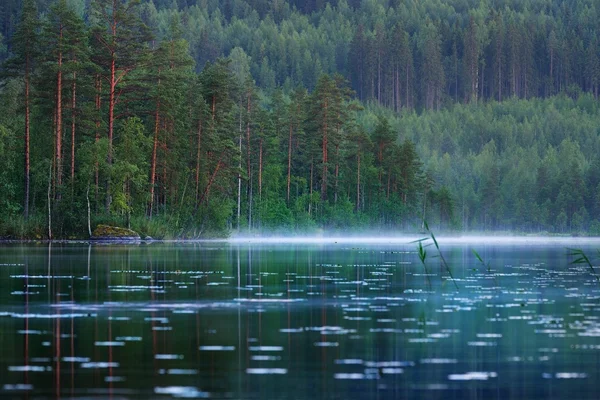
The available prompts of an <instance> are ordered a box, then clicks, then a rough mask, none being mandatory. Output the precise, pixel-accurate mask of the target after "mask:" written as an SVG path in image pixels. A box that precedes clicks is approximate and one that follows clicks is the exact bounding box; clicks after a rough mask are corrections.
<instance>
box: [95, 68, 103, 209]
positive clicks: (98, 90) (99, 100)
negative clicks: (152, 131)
mask: <svg viewBox="0 0 600 400" xmlns="http://www.w3.org/2000/svg"><path fill="white" fill-rule="evenodd" d="M101 96H102V78H101V77H100V75H97V76H96V140H95V142H96V145H97V144H98V141H100V109H101V108H102V97H101ZM94 178H95V179H94V186H95V193H94V199H95V201H96V207H98V190H99V186H100V166H99V165H98V159H96V161H95V163H94ZM96 211H98V210H97V208H96Z"/></svg>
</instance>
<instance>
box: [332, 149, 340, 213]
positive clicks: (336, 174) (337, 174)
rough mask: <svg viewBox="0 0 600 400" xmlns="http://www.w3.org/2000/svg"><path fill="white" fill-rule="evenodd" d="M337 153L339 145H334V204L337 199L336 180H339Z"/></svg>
mask: <svg viewBox="0 0 600 400" xmlns="http://www.w3.org/2000/svg"><path fill="white" fill-rule="evenodd" d="M339 151H340V145H339V144H336V145H335V183H334V194H333V196H334V197H333V202H334V204H336V203H337V198H338V182H339V179H338V178H339V172H340V163H339Z"/></svg>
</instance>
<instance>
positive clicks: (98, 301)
mask: <svg viewBox="0 0 600 400" xmlns="http://www.w3.org/2000/svg"><path fill="white" fill-rule="evenodd" d="M424 237H425V235H423V236H414V237H391V238H388V237H385V238H383V237H372V238H354V237H352V238H341V237H322V238H268V239H266V240H265V239H264V238H252V239H250V238H235V239H230V240H229V241H203V242H186V243H151V244H141V245H140V244H138V245H88V244H66V243H65V244H50V245H47V244H45V245H32V244H10V245H9V244H4V245H0V338H2V348H1V349H0V351H1V357H0V397H7V398H23V397H27V396H28V397H30V398H48V397H53V398H58V397H61V398H73V397H86V398H107V397H113V398H123V399H138V398H300V399H338V398H346V399H350V398H351V399H378V398H431V397H435V398H447V397H450V398H485V399H498V400H500V399H525V398H526V399H546V398H577V399H595V398H597V393H598V390H600V370H599V369H598V368H597V360H598V357H599V356H600V346H599V345H598V338H599V337H600V324H599V321H600V285H599V284H598V282H597V280H596V278H595V277H594V276H593V274H592V273H591V272H590V270H589V268H587V267H586V266H585V265H579V264H572V263H571V262H572V261H573V259H572V257H570V256H569V255H568V251H567V247H581V248H582V249H583V250H584V251H586V252H588V254H590V256H592V255H594V254H595V249H596V248H598V247H600V243H599V242H598V240H597V239H592V240H589V239H584V238H545V237H542V238H531V237H526V238H514V237H493V238H490V237H483V236H481V237H476V238H473V237H443V236H442V237H440V238H439V246H440V251H439V253H438V251H437V250H436V248H435V246H433V245H431V240H429V242H428V244H429V246H427V247H426V249H427V254H428V255H427V257H426V258H425V260H424V261H425V266H424V265H423V263H422V262H421V260H420V258H419V254H418V251H417V243H410V242H411V241H413V240H415V239H421V238H424ZM472 250H477V252H478V253H479V254H480V256H481V258H482V261H483V263H482V262H481V261H479V260H478V259H477V258H476V257H475V256H474V254H473V252H472ZM440 254H441V255H443V257H444V259H445V260H446V261H447V263H448V265H449V268H450V269H451V272H452V274H453V277H454V278H455V281H454V282H453V281H452V280H451V278H450V276H449V274H448V270H447V269H446V268H445V267H444V266H443V265H442V264H441V262H440V259H441V258H440ZM454 283H456V286H455V284H454Z"/></svg>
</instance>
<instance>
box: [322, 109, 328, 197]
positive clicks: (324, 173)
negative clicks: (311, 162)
mask: <svg viewBox="0 0 600 400" xmlns="http://www.w3.org/2000/svg"><path fill="white" fill-rule="evenodd" d="M327 107H328V100H327V99H325V104H323V112H324V118H323V179H322V184H321V200H323V201H325V200H327V144H328V140H327Z"/></svg>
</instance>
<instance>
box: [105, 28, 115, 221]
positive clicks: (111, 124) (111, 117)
mask: <svg viewBox="0 0 600 400" xmlns="http://www.w3.org/2000/svg"><path fill="white" fill-rule="evenodd" d="M114 36H116V26H115V25H114V24H113V37H114ZM116 86H117V80H116V55H115V52H114V51H112V61H111V63H110V89H109V90H110V91H109V95H108V154H107V156H106V162H107V163H108V165H109V166H110V165H112V151H113V149H112V147H113V133H114V128H115V90H116ZM110 203H111V196H110V177H107V179H106V203H105V208H106V212H107V213H108V212H109V211H110Z"/></svg>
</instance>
